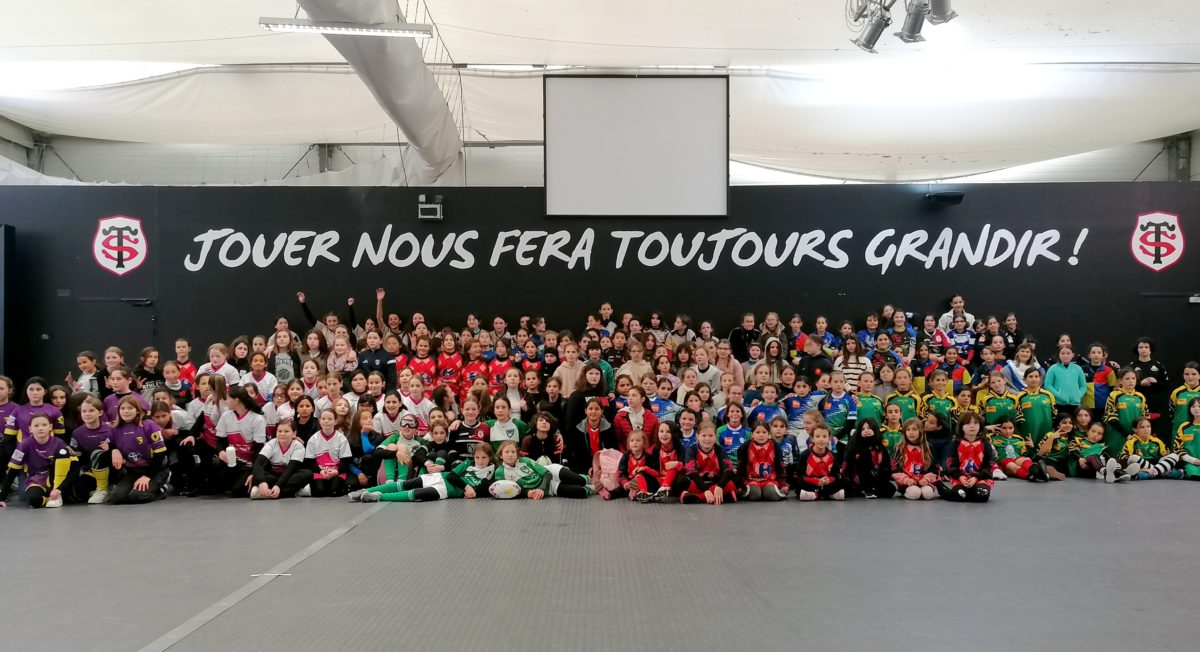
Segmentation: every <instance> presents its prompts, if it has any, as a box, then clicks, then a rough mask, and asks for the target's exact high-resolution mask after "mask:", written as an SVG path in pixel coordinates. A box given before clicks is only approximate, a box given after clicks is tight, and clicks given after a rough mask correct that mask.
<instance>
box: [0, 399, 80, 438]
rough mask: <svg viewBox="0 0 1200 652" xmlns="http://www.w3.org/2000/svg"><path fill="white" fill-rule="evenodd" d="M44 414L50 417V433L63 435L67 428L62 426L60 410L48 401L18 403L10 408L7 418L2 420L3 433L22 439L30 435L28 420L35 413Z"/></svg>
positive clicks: (56, 435) (57, 435)
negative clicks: (36, 403) (39, 403)
mask: <svg viewBox="0 0 1200 652" xmlns="http://www.w3.org/2000/svg"><path fill="white" fill-rule="evenodd" d="M38 413H41V414H44V415H46V416H48V417H50V427H51V429H52V432H51V434H53V435H54V436H55V437H59V436H62V435H65V434H66V432H67V429H66V427H65V426H63V417H62V412H59V411H58V408H56V407H54V406H53V405H50V404H49V403H42V404H41V405H25V404H22V405H18V406H16V407H15V408H13V409H12V412H11V413H10V414H9V415H8V418H7V419H5V420H4V434H6V435H8V436H9V437H16V438H17V441H24V440H25V438H26V437H30V436H32V433H30V432H29V420H30V419H32V418H33V415H35V414H38Z"/></svg>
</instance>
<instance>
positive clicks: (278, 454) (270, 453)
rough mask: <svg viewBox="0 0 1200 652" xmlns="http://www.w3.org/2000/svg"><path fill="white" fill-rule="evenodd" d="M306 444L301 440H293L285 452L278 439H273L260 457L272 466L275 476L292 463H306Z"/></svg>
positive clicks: (264, 447) (260, 453)
mask: <svg viewBox="0 0 1200 652" xmlns="http://www.w3.org/2000/svg"><path fill="white" fill-rule="evenodd" d="M304 453H305V449H304V442H302V441H300V440H299V439H293V440H292V443H291V444H290V445H289V446H288V448H287V450H283V449H282V448H281V447H280V446H279V440H278V439H272V440H271V441H269V442H267V444H266V446H263V448H262V450H261V451H259V453H258V454H259V455H262V456H263V457H265V458H267V462H268V463H269V464H270V465H271V471H272V472H273V473H275V474H279V473H282V472H283V469H284V467H286V466H287V465H288V464H291V463H292V462H300V463H303V462H304Z"/></svg>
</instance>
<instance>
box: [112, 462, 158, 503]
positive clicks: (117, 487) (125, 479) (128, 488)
mask: <svg viewBox="0 0 1200 652" xmlns="http://www.w3.org/2000/svg"><path fill="white" fill-rule="evenodd" d="M115 475H116V480H115V482H113V483H112V484H111V485H110V487H109V491H108V502H109V503H111V504H113V505H141V504H143V503H150V502H154V501H156V500H158V499H160V498H166V495H165V494H163V493H161V492H160V489H162V486H163V485H164V484H166V482H167V478H168V477H169V476H170V471H166V470H163V471H151V470H148V469H147V470H146V471H143V470H141V469H130V468H129V467H122V468H121V470H120V471H117V472H116V474H115ZM144 475H149V476H150V486H148V487H146V490H145V491H137V490H135V489H134V488H133V483H134V482H137V481H138V479H139V478H141V477H143V476H144Z"/></svg>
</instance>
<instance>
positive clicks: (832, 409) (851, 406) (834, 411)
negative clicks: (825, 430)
mask: <svg viewBox="0 0 1200 652" xmlns="http://www.w3.org/2000/svg"><path fill="white" fill-rule="evenodd" d="M821 414H822V415H824V416H825V423H826V424H827V425H828V426H829V430H830V431H832V433H833V436H834V438H835V439H837V440H839V441H841V442H842V443H845V442H846V438H847V437H848V435H849V434H850V433H849V429H848V428H847V427H846V423H847V422H848V421H852V420H855V419H857V418H858V401H856V400H854V396H853V395H852V394H850V392H845V393H843V394H842V395H841V396H834V395H833V394H830V395H829V396H827V397H825V399H824V400H823V401H821Z"/></svg>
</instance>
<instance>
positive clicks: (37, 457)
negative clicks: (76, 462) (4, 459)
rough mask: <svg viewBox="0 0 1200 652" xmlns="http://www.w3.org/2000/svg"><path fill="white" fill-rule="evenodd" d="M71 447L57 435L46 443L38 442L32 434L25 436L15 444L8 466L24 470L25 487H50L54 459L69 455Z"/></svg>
mask: <svg viewBox="0 0 1200 652" xmlns="http://www.w3.org/2000/svg"><path fill="white" fill-rule="evenodd" d="M71 456H72V455H71V449H69V448H67V445H66V444H65V443H63V440H61V439H59V438H58V437H50V438H49V439H47V440H46V443H44V444H39V443H37V440H36V439H34V438H33V437H32V436H29V437H26V438H24V439H22V440H21V443H19V444H17V448H16V450H14V451H13V454H12V459H10V460H9V462H8V466H9V467H10V468H13V469H17V470H18V471H25V488H26V489H28V488H29V487H46V488H47V489H49V488H50V482H51V478H50V475H51V474H52V473H53V472H54V460H57V459H59V458H63V457H67V458H69V457H71Z"/></svg>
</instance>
